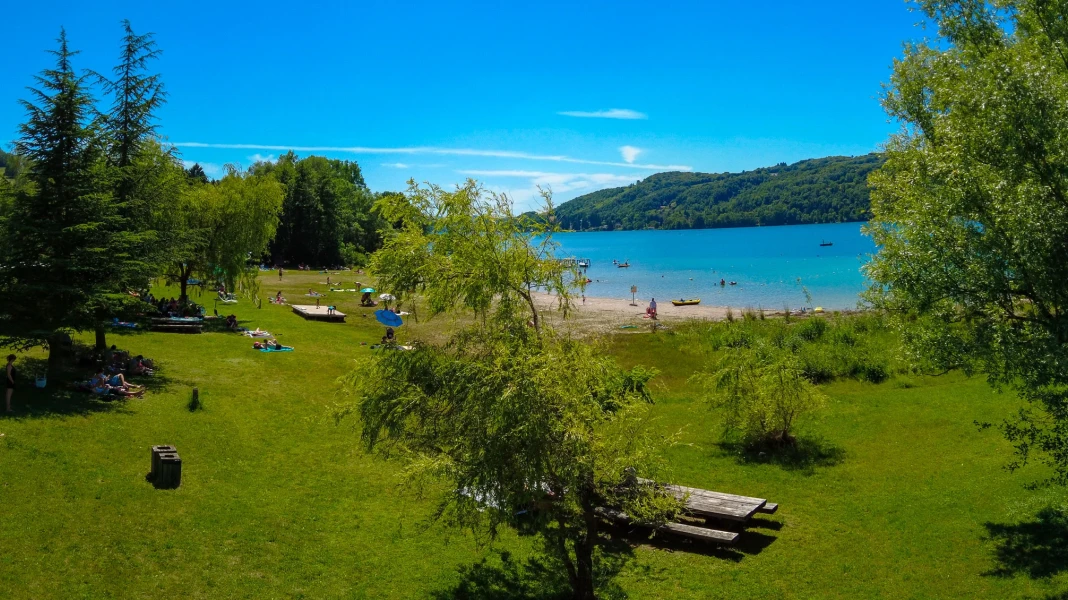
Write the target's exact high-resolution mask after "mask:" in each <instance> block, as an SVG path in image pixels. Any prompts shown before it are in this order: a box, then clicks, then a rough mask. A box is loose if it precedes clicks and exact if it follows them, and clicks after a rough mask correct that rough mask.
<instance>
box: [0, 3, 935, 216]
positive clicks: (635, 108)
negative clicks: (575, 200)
mask: <svg viewBox="0 0 1068 600" xmlns="http://www.w3.org/2000/svg"><path fill="white" fill-rule="evenodd" d="M3 12H4V13H5V16H6V19H5V20H6V21H7V22H8V23H9V26H8V27H5V41H6V44H5V47H6V49H7V52H5V58H4V60H3V61H0V82H2V85H0V140H3V141H4V142H5V144H4V146H5V147H7V143H6V141H8V140H12V139H14V137H15V136H16V135H17V126H18V123H19V122H21V121H22V120H23V117H24V113H23V110H22V109H21V107H20V106H19V105H18V104H17V100H18V99H19V98H24V97H26V96H27V94H26V91H25V88H26V86H28V85H31V84H32V76H33V75H34V73H36V72H37V71H39V70H40V69H41V68H43V67H45V66H47V65H49V62H50V57H49V56H48V55H47V54H45V52H44V51H45V50H47V49H50V48H52V47H53V46H54V39H55V38H56V36H57V34H58V32H59V28H60V26H65V27H66V28H67V33H68V36H69V38H70V41H71V44H72V46H73V47H74V48H76V49H79V50H80V51H81V55H79V56H78V57H76V66H78V67H80V68H92V69H96V70H105V69H109V68H110V67H111V65H112V64H113V63H114V62H115V60H116V56H117V54H118V43H119V38H120V35H121V26H120V20H121V19H123V18H129V19H130V20H131V21H132V22H133V26H134V28H135V30H137V31H139V32H147V31H151V32H154V33H155V35H156V40H157V42H158V43H159V45H160V47H161V48H162V49H163V56H162V58H161V59H160V60H159V61H157V63H156V65H155V68H156V70H158V71H159V72H160V73H162V74H163V77H164V81H165V84H166V87H167V91H168V92H169V94H170V97H169V101H168V103H167V105H166V106H165V107H164V108H163V109H162V110H160V112H159V116H160V124H161V128H160V132H161V133H162V134H163V135H164V136H165V137H166V138H167V139H168V140H169V141H170V142H172V143H175V144H177V145H178V147H179V149H180V151H181V154H182V156H183V158H184V159H185V160H187V161H189V162H190V163H192V162H194V161H196V162H200V163H201V164H203V165H205V167H206V168H207V169H208V170H209V172H213V173H216V174H217V173H219V172H221V167H222V165H223V164H225V163H239V164H241V165H248V164H250V163H251V162H252V161H254V160H256V159H257V158H267V157H272V156H277V155H278V154H279V153H280V152H282V151H284V149H287V148H295V149H297V151H298V153H299V154H302V155H306V154H312V153H314V154H323V155H327V156H331V157H337V158H347V159H354V160H356V161H358V162H359V164H360V165H361V167H362V168H363V171H364V175H365V178H366V179H367V182H368V184H369V185H370V187H371V188H372V189H374V190H376V191H380V190H400V189H403V187H404V182H405V181H406V180H407V179H409V178H412V177H414V178H415V179H417V180H420V181H424V180H425V181H431V182H434V183H438V184H441V185H450V184H452V183H455V182H459V181H462V180H463V179H464V178H466V177H475V178H477V179H479V180H481V181H483V182H485V184H486V185H487V186H489V187H491V188H493V189H497V190H501V191H507V192H509V193H511V194H513V196H514V197H515V198H516V200H517V202H519V203H520V204H521V205H524V206H525V205H527V203H529V202H531V201H532V198H533V191H534V189H535V186H536V185H537V184H542V185H547V186H550V187H551V188H552V189H553V190H554V192H555V196H556V198H557V200H559V201H563V200H566V199H569V198H572V197H574V196H576V195H579V194H582V193H586V192H589V191H592V190H595V189H599V188H602V187H611V186H618V185H624V184H627V183H631V182H633V181H636V180H638V179H641V178H643V177H646V176H648V175H650V174H652V173H655V172H658V171H665V170H695V171H711V172H721V171H740V170H743V169H752V168H756V167H761V166H767V165H771V164H775V163H778V162H780V161H786V162H793V161H797V160H801V159H804V158H812V157H819V156H827V155H831V154H844V155H856V154H864V153H867V152H871V151H873V150H876V149H878V147H879V145H880V144H881V143H882V142H883V141H884V140H885V139H886V137H887V135H888V134H889V133H890V132H891V131H892V130H893V129H894V125H893V124H890V123H888V122H887V119H886V116H885V115H884V113H883V112H882V109H881V108H880V106H879V103H878V95H879V92H880V84H881V83H882V82H884V81H886V80H887V79H888V78H889V73H890V65H891V62H892V60H893V58H894V57H895V56H897V55H899V54H900V52H901V44H902V42H903V41H904V40H907V39H917V38H918V37H920V36H922V35H923V33H924V31H923V30H922V29H920V28H918V27H916V26H915V23H916V22H917V21H918V20H919V16H918V15H917V14H915V13H912V12H910V11H909V10H908V6H907V5H906V4H905V3H904V2H903V1H902V0H865V1H859V2H858V1H856V0H852V1H843V0H824V1H821V2H796V1H789V2H787V1H782V2H773V1H767V2H760V3H756V2H754V3H746V2H726V1H715V0H706V1H705V2H692V3H690V2H574V1H572V2H562V3H554V2H537V3H534V2H531V3H514V2H499V3H489V2H481V3H475V2H470V3H464V4H459V3H449V2H425V3H424V2H403V3H401V2H367V1H364V2H330V3H325V2H324V3H319V2H284V3H283V2H276V1H274V0H262V1H260V2H257V3H254V4H245V3H228V2H220V3H210V4H208V3H205V4H200V5H198V4H197V3H196V2H183V3H177V4H176V3H157V2H111V3H109V2H69V3H66V2H42V3H26V2H17V3H13V4H12V6H8V7H5V9H4V11H3Z"/></svg>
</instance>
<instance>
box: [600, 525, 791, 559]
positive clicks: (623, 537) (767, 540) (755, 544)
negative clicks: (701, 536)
mask: <svg viewBox="0 0 1068 600" xmlns="http://www.w3.org/2000/svg"><path fill="white" fill-rule="evenodd" d="M683 519H684V520H685V518H683ZM693 521H696V522H695V523H690V524H698V523H697V522H700V521H701V519H693ZM707 524H708V525H710V526H711V527H712V528H714V529H718V530H720V531H735V532H738V533H740V534H741V535H739V537H738V540H737V542H736V543H735V544H733V545H730V546H725V545H720V544H713V543H709V542H704V541H699V540H692V539H689V538H685V537H681V536H677V535H672V534H670V533H663V532H654V531H653V530H652V529H650V528H648V527H642V526H640V525H618V524H612V525H609V526H606V527H605V529H604V530H605V531H606V532H607V533H608V534H609V535H611V536H612V537H613V539H615V540H619V541H625V542H626V543H627V544H630V545H631V546H637V545H644V546H649V547H651V548H657V549H659V550H664V551H667V552H686V553H689V554H700V555H701V556H708V557H711V558H718V559H722V560H729V561H731V562H740V561H741V560H742V559H744V558H745V557H746V556H756V555H758V554H760V553H761V552H763V551H764V549H765V548H767V547H768V546H770V545H771V544H772V543H773V542H774V541H775V540H776V539H778V538H776V537H775V536H773V535H769V534H767V533H763V532H761V531H754V529H770V530H774V531H778V530H779V529H782V523H780V522H778V521H771V520H768V519H756V518H754V519H750V520H749V522H748V523H744V524H743V523H739V522H737V521H721V520H711V521H709V522H708V523H707Z"/></svg>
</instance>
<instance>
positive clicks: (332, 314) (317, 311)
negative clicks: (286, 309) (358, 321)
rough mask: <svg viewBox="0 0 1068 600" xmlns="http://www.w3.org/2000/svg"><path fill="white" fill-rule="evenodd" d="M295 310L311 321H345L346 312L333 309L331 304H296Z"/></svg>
mask: <svg viewBox="0 0 1068 600" xmlns="http://www.w3.org/2000/svg"><path fill="white" fill-rule="evenodd" d="M292 306H293V312H295V313H297V314H298V315H300V316H302V317H304V318H305V319H308V320H310V321H336V322H338V323H344V322H345V313H343V312H340V311H337V310H332V309H331V308H330V307H329V306H312V305H310V304H294V305H292Z"/></svg>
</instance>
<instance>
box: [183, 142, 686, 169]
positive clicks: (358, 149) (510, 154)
mask: <svg viewBox="0 0 1068 600" xmlns="http://www.w3.org/2000/svg"><path fill="white" fill-rule="evenodd" d="M173 144H174V145H175V146H178V147H180V148H215V149H225V150H274V151H276V152H286V151H289V150H293V151H294V152H344V153H349V154H408V155H419V154H429V155H438V156H483V157H492V158H514V159H519V160H539V161H553V162H564V163H573V164H580V165H598V166H603V167H624V168H633V169H644V170H649V171H692V170H693V167H691V166H689V165H655V164H639V163H633V164H632V163H627V162H613V161H605V160H589V159H584V158H574V157H571V156H566V155H563V154H531V153H529V152H516V151H512V150H475V149H471V148H438V147H435V146H411V147H397V148H377V147H368V146H285V145H279V144H216V143H207V142H174V143H173Z"/></svg>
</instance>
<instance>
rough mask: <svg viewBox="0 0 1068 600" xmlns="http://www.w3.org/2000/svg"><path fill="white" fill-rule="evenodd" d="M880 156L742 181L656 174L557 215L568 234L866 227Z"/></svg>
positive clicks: (777, 169) (839, 159)
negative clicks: (851, 224)
mask: <svg viewBox="0 0 1068 600" xmlns="http://www.w3.org/2000/svg"><path fill="white" fill-rule="evenodd" d="M882 162H883V157H882V155H879V154H868V155H866V156H858V157H848V156H829V157H827V158H815V159H811V160H803V161H801V162H797V163H794V164H792V165H787V164H786V163H780V164H778V165H776V166H774V167H766V168H763V169H757V170H755V171H746V172H742V173H683V172H671V173H657V174H656V175H650V176H649V177H647V178H645V179H643V180H642V181H640V182H638V183H634V184H631V185H628V186H627V187H621V188H613V189H607V190H601V191H598V192H593V193H592V194H586V195H585V196H579V197H578V198H575V199H573V200H570V201H568V202H564V203H563V204H561V205H560V206H559V207H557V211H556V214H557V218H558V219H559V222H560V224H561V226H563V227H564V228H565V229H574V230H597V229H647V228H655V229H701V228H714V227H747V226H753V225H795V224H801V223H839V222H846V221H864V220H867V219H868V218H869V217H870V212H871V203H870V198H869V196H868V185H867V178H868V173H869V172H871V171H872V170H873V169H876V168H878V167H879V166H880V165H882Z"/></svg>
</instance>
